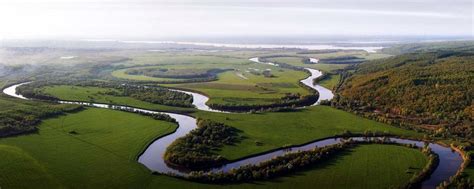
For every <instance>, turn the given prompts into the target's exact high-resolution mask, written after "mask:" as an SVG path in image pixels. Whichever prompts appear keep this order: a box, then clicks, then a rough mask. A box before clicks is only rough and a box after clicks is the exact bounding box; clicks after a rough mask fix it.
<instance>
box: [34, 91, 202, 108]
mask: <svg viewBox="0 0 474 189" xmlns="http://www.w3.org/2000/svg"><path fill="white" fill-rule="evenodd" d="M41 90H42V91H43V92H44V93H46V94H50V95H53V96H55V97H57V98H59V99H61V100H70V101H85V102H98V103H108V104H120V105H128V106H133V107H140V108H145V109H150V110H157V111H173V112H190V111H194V109H193V108H181V107H174V106H166V105H160V104H153V103H149V102H145V101H141V100H137V99H134V98H131V97H122V96H112V95H105V94H103V93H104V92H106V91H108V90H115V89H106V88H99V87H79V86H67V85H55V86H47V87H44V88H42V89H41ZM101 93H102V94H101Z"/></svg>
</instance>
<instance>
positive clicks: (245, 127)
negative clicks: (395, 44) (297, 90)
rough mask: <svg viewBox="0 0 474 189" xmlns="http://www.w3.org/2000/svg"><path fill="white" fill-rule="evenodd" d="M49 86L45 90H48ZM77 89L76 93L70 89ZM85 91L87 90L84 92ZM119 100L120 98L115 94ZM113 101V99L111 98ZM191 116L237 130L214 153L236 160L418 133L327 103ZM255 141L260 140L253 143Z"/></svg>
mask: <svg viewBox="0 0 474 189" xmlns="http://www.w3.org/2000/svg"><path fill="white" fill-rule="evenodd" d="M74 88H75V89H71V88H70V87H69V86H62V87H59V88H57V87H55V88H50V89H55V90H58V91H62V92H55V94H59V95H56V96H58V97H67V99H68V100H84V101H88V99H87V98H88V96H89V93H92V94H97V93H98V92H99V91H101V90H105V89H99V88H97V89H95V90H94V89H93V88H87V90H86V89H83V88H80V87H74ZM50 89H48V88H47V89H45V91H48V90H50ZM76 90H77V91H79V92H78V93H76V92H74V91H76ZM85 91H89V93H84V92H85ZM109 98H112V97H100V95H99V97H97V98H95V99H96V101H98V99H102V101H104V102H108V100H109ZM117 98H119V99H121V98H124V97H117ZM61 99H63V98H61ZM114 100H115V99H114ZM114 102H121V104H122V103H123V104H125V105H131V106H136V107H140V108H145V109H148V108H150V107H153V106H150V105H148V104H149V103H144V102H141V101H138V102H141V103H136V102H135V101H134V100H133V99H132V100H130V99H129V98H126V99H125V100H123V101H117V100H116V101H114ZM193 115H194V116H196V117H199V118H204V119H212V120H215V121H219V122H223V123H226V124H228V125H230V126H233V127H235V128H237V129H239V130H241V131H243V135H244V137H245V139H244V140H243V141H242V142H241V143H238V144H236V145H235V146H226V147H224V148H223V149H222V151H220V152H218V153H220V154H221V155H223V156H224V157H226V158H228V159H238V158H241V157H243V156H247V155H251V154H255V153H260V152H264V151H267V150H271V149H275V148H279V147H282V146H285V145H290V144H293V145H295V144H302V143H305V142H309V141H312V140H317V139H322V138H326V137H331V136H334V135H338V134H342V133H343V132H344V131H346V130H347V131H350V132H352V133H358V134H362V133H364V132H365V131H366V130H370V131H378V132H389V133H391V134H396V135H404V136H414V137H417V136H421V134H419V133H416V132H413V131H408V130H404V129H400V128H396V127H393V126H389V125H387V124H383V123H379V122H375V121H371V120H368V119H365V118H361V117H358V116H356V115H353V114H350V113H347V112H344V111H341V110H337V109H334V108H331V107H327V106H314V107H310V108H307V109H304V110H299V111H296V112H276V113H262V114H222V113H213V112H204V111H198V112H196V113H193ZM256 142H259V143H262V144H261V145H256Z"/></svg>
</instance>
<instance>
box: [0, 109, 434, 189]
mask: <svg viewBox="0 0 474 189" xmlns="http://www.w3.org/2000/svg"><path fill="white" fill-rule="evenodd" d="M255 127H259V126H258V125H256V126H255ZM278 127H279V126H274V129H273V130H277V129H275V128H278ZM39 128H40V131H39V132H38V133H35V134H29V135H22V136H17V137H7V138H2V139H0V151H1V152H2V156H0V162H1V163H0V165H2V166H1V167H0V170H1V171H2V173H8V174H1V175H0V184H1V186H2V188H104V187H106V188H110V187H112V188H157V187H160V188H161V187H163V188H183V187H186V188H223V187H226V188H294V187H295V186H299V187H309V186H314V185H315V184H317V185H318V186H325V187H330V188H345V187H347V186H353V187H355V188H380V187H381V186H399V185H402V184H404V183H405V182H407V181H408V179H409V178H410V177H411V175H412V174H413V173H407V170H408V169H409V168H410V167H411V168H420V167H422V166H423V165H424V164H425V163H426V159H425V158H424V156H423V155H422V154H421V153H420V152H419V151H417V150H413V149H409V148H404V147H399V146H390V145H362V146H360V147H357V148H355V149H353V150H350V151H349V152H347V153H342V154H340V155H338V156H337V157H336V158H334V159H331V160H329V161H327V162H322V163H321V164H317V165H315V166H313V167H311V168H308V169H307V170H305V171H301V172H298V173H296V174H294V175H291V176H287V177H281V178H278V179H275V180H270V181H265V182H255V183H242V184H235V185H209V184H199V183H193V182H188V181H184V180H181V179H176V178H172V177H169V176H164V175H152V174H151V172H150V171H149V170H148V169H146V168H145V167H144V166H142V165H140V164H139V163H138V162H137V161H136V158H137V155H138V154H139V153H140V152H141V151H142V150H143V149H144V147H145V146H146V145H147V144H148V143H149V142H151V141H153V139H154V138H156V137H159V136H161V135H164V134H166V133H169V132H172V131H173V130H174V129H175V128H176V125H174V124H171V123H167V122H163V121H157V120H153V119H151V118H148V117H145V116H141V115H136V114H132V113H127V112H120V111H114V110H106V109H97V108H88V109H86V110H84V111H81V112H78V113H74V114H68V115H66V116H60V117H57V118H51V119H47V120H45V121H44V122H43V123H42V124H41V125H40V126H39ZM71 131H75V134H71V133H70V132H71ZM274 135H277V133H275V134H274ZM262 140H263V139H262ZM276 140H277V139H275V141H276ZM280 140H285V139H284V138H281V139H280ZM387 159H391V161H387ZM19 160H21V161H19ZM368 165H370V166H368Z"/></svg>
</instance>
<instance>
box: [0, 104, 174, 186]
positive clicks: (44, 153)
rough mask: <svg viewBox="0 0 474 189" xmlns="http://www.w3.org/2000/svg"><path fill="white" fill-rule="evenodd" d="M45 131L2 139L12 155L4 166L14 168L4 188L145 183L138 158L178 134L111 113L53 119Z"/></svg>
mask: <svg viewBox="0 0 474 189" xmlns="http://www.w3.org/2000/svg"><path fill="white" fill-rule="evenodd" d="M39 127H40V131H39V133H37V134H31V135H25V136H18V137H9V138H2V139H0V144H1V145H2V146H1V148H0V149H1V150H2V151H4V152H7V154H8V155H6V156H4V155H2V156H1V159H2V160H1V161H0V162H2V164H3V165H10V164H11V166H6V167H3V166H2V169H3V170H2V174H1V175H0V178H1V179H0V180H8V181H6V182H2V183H0V184H1V186H2V188H17V187H21V186H24V187H25V188H38V187H40V186H45V185H52V186H56V184H57V183H60V184H61V185H62V186H68V187H74V188H89V187H94V188H101V187H102V188H103V187H106V186H107V187H120V186H122V187H123V186H126V185H129V184H131V182H133V180H135V179H140V177H141V175H140V174H136V173H137V172H138V173H140V172H144V171H145V170H143V169H142V168H141V167H140V166H137V164H136V163H135V159H136V157H137V155H138V153H139V152H140V151H142V150H143V149H144V147H145V146H146V145H147V144H148V143H149V142H151V141H152V140H153V139H154V138H156V137H158V136H160V135H163V134H166V133H169V132H172V131H173V130H174V129H175V128H176V126H175V125H174V124H171V123H168V122H163V121H157V120H154V119H152V118H148V117H145V116H140V115H135V114H132V113H126V112H120V111H113V110H105V109H87V110H84V111H81V112H79V113H75V114H70V115H68V116H61V117H58V118H53V119H48V120H45V121H44V122H43V123H42V124H41V125H40V126H39ZM70 131H76V132H77V133H78V134H69V132H70ZM6 145H8V146H6ZM19 159H20V160H22V161H19ZM17 164H19V165H17ZM15 165H16V166H15ZM5 173H11V174H5ZM16 173H18V174H16ZM19 173H21V174H19ZM46 173H47V174H46ZM109 175H110V176H109ZM111 175H113V176H111ZM40 177H43V178H47V179H46V180H43V179H39V178H40ZM35 178H38V179H35ZM24 179H26V180H28V179H30V180H29V181H31V182H25V181H26V180H24ZM10 180H12V181H11V182H10ZM13 181H17V182H13ZM44 188H49V187H44Z"/></svg>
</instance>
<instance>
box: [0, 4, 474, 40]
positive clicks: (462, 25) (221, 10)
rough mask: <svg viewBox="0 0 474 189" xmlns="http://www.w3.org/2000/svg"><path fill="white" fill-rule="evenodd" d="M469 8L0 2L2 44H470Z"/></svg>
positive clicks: (473, 14)
mask: <svg viewBox="0 0 474 189" xmlns="http://www.w3.org/2000/svg"><path fill="white" fill-rule="evenodd" d="M473 10H474V5H473V3H472V0H357V1H356V0H201V1H199V0H154V1H153V0H93V1H92V0H0V24H1V27H0V39H2V38H3V39H9V38H72V37H74V38H110V39H117V38H167V37H180V36H198V37H199V36H211V37H212V36H307V35H312V36H315V35H390V36H397V35H422V36H429V35H451V36H459V35H462V36H473V31H474V23H473V22H474V21H473V17H474V11H473Z"/></svg>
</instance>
